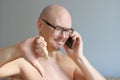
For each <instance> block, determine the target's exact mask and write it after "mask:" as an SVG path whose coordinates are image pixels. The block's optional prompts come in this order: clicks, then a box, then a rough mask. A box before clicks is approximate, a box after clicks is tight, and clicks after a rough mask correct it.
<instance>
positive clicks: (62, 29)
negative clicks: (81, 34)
mask: <svg viewBox="0 0 120 80" xmlns="http://www.w3.org/2000/svg"><path fill="white" fill-rule="evenodd" d="M42 20H43V21H44V22H45V23H46V24H47V25H49V26H50V27H52V28H54V30H56V28H58V27H57V26H54V25H52V24H51V23H50V22H48V21H47V20H45V19H42ZM60 28H61V32H60V33H63V31H65V32H66V31H67V30H71V31H72V32H71V33H70V32H69V33H70V34H69V35H66V34H65V35H66V36H70V35H71V34H72V33H73V32H74V29H73V28H69V29H64V28H62V27H60Z"/></svg>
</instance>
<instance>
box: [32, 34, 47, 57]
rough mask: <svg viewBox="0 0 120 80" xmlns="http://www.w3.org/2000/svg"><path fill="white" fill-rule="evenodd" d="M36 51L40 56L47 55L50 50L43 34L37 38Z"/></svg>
mask: <svg viewBox="0 0 120 80" xmlns="http://www.w3.org/2000/svg"><path fill="white" fill-rule="evenodd" d="M34 46H35V53H37V54H38V56H40V57H47V56H48V50H47V43H46V41H45V40H44V38H43V37H42V36H38V37H37V38H36V39H35V45H34Z"/></svg>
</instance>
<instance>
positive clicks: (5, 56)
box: [0, 44, 22, 66]
mask: <svg viewBox="0 0 120 80" xmlns="http://www.w3.org/2000/svg"><path fill="white" fill-rule="evenodd" d="M21 56H22V54H20V51H19V50H18V44H16V45H13V46H9V47H7V48H2V49H0V66H2V65H4V64H5V63H7V62H10V61H12V60H14V59H16V58H19V57H21Z"/></svg>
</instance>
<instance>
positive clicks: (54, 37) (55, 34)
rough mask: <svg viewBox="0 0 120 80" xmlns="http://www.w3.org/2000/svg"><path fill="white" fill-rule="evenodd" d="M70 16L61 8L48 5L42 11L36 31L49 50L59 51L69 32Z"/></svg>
mask: <svg viewBox="0 0 120 80" xmlns="http://www.w3.org/2000/svg"><path fill="white" fill-rule="evenodd" d="M71 25H72V20H71V15H70V13H69V12H68V11H67V10H66V9H65V8H64V7H62V6H59V5H49V6H47V7H46V8H44V9H43V11H42V13H41V15H40V17H39V20H38V30H39V32H40V35H41V36H43V37H44V38H45V40H46V42H47V44H48V46H47V47H48V49H49V50H54V49H60V48H61V47H62V46H63V45H64V43H65V42H66V40H67V39H68V37H69V34H70V33H72V32H71V31H72V30H71Z"/></svg>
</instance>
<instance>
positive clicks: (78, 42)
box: [64, 32, 83, 60]
mask: <svg viewBox="0 0 120 80" xmlns="http://www.w3.org/2000/svg"><path fill="white" fill-rule="evenodd" d="M70 37H72V39H73V40H74V41H75V43H74V45H73V48H72V49H70V48H68V47H67V45H65V46H64V47H65V50H66V52H67V54H68V56H69V57H70V58H72V59H73V60H75V59H78V58H80V57H82V56H83V42H82V38H81V36H80V35H79V33H77V32H74V33H73V34H72V35H71V36H70Z"/></svg>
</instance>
